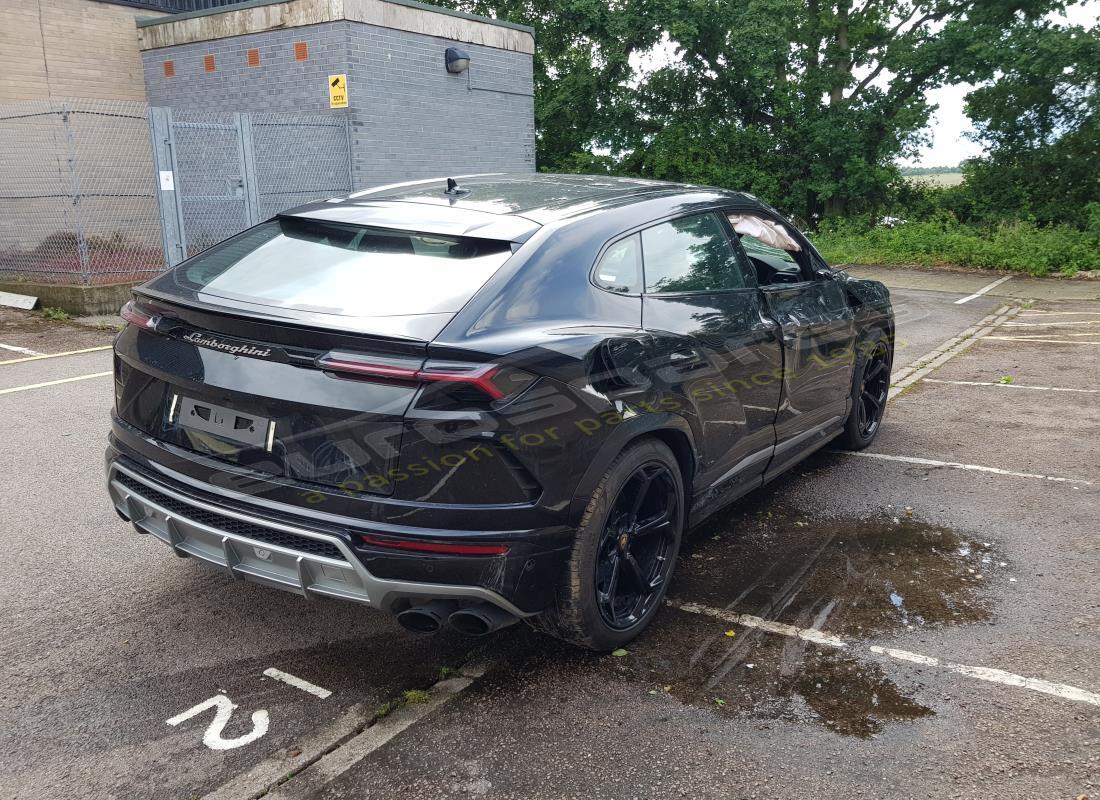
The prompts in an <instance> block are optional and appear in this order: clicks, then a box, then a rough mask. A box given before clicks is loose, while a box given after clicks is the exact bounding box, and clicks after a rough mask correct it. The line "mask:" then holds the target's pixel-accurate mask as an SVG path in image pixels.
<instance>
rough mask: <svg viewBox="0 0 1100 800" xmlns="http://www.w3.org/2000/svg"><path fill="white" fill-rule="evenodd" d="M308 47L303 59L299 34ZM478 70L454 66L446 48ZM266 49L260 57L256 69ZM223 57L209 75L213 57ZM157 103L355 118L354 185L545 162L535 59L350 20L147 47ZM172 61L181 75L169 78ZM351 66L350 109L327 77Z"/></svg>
mask: <svg viewBox="0 0 1100 800" xmlns="http://www.w3.org/2000/svg"><path fill="white" fill-rule="evenodd" d="M302 41H304V42H306V43H307V44H308V46H309V59H308V60H307V61H295V60H294V43H295V42H302ZM449 46H456V47H460V48H462V49H463V50H466V51H467V52H468V53H469V54H470V57H471V67H470V71H469V73H467V74H464V75H450V74H449V73H447V71H446V69H445V67H444V60H443V54H444V51H445V50H446V48H447V47H449ZM253 47H255V48H259V50H260V59H261V63H260V66H258V67H249V66H247V61H246V52H247V50H248V49H250V48H253ZM206 55H213V56H214V59H215V63H216V66H217V69H216V71H215V72H212V73H208V72H205V71H204V69H203V58H204V56H206ZM142 57H143V59H144V65H145V82H146V88H147V94H148V97H149V102H150V104H152V105H158V106H168V107H172V108H177V109H192V110H198V109H201V110H207V111H272V112H274V111H283V112H286V111H297V112H314V111H317V112H323V113H326V114H332V115H345V114H346V115H350V117H351V122H352V134H351V140H352V141H351V146H352V157H353V163H354V177H355V188H357V189H361V188H367V187H369V186H376V185H378V184H381V183H387V182H390V181H399V180H410V179H414V178H422V177H429V176H433V175H445V174H449V173H454V174H458V173H464V172H465V173H469V172H531V171H534V169H535V156H534V149H535V132H534V103H533V98H532V97H531V92H532V86H533V78H532V62H531V56H530V55H527V54H524V53H517V52H512V51H506V50H498V49H495V48H490V47H483V46H479V45H470V44H464V43H454V42H449V41H447V40H445V39H439V38H436V37H432V36H425V35H423V34H414V33H408V32H405V31H398V30H391V29H388V28H382V27H377V26H373V25H366V24H363V23H358V22H349V21H339V22H331V23H322V24H318V25H310V26H305V27H299V28H293V29H289V30H280V31H266V32H263V33H255V34H249V35H246V36H237V37H233V38H228V39H219V40H213V41H208V42H200V43H195V44H186V45H176V46H173V47H166V48H160V49H157V50H149V51H146V52H144V53H143V54H142ZM165 59H171V60H172V61H173V64H174V67H175V76H174V77H171V78H166V77H164V71H163V62H164V60H165ZM334 73H347V75H348V81H349V88H350V91H349V101H350V108H348V109H347V110H331V109H329V108H328V93H327V85H326V80H327V77H328V75H330V74H334Z"/></svg>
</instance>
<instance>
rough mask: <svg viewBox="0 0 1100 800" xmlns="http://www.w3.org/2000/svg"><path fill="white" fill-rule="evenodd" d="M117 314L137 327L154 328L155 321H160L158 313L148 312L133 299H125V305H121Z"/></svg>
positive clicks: (155, 325)
mask: <svg viewBox="0 0 1100 800" xmlns="http://www.w3.org/2000/svg"><path fill="white" fill-rule="evenodd" d="M119 315H120V316H121V317H122V318H123V319H124V320H126V321H127V322H129V323H130V324H131V325H137V326H138V327H139V328H148V329H150V330H153V329H155V328H156V327H157V323H158V322H160V315H159V314H150V313H148V312H147V311H145V310H144V309H142V308H141V306H139V305H137V304H136V303H135V302H134V301H133V300H127V301H126V305H124V306H123V307H122V310H121V311H120V312H119Z"/></svg>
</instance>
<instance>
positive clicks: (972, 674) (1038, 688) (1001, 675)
mask: <svg viewBox="0 0 1100 800" xmlns="http://www.w3.org/2000/svg"><path fill="white" fill-rule="evenodd" d="M869 649H870V651H871V652H872V653H874V654H876V655H880V656H889V657H890V658H896V659H898V660H899V661H909V662H912V663H914V664H923V665H924V666H926V667H942V668H943V669H946V670H948V671H949V672H955V673H958V674H959V675H966V676H967V677H968V678H977V679H978V680H980V681H989V682H990V683H1000V684H1003V685H1004V686H1018V687H1020V688H1021V689H1030V690H1031V691H1033V692H1040V693H1042V694H1051V695H1054V696H1055V697H1063V698H1065V699H1066V700H1074V701H1076V702H1078V703H1089V704H1091V705H1094V706H1100V694H1097V693H1096V692H1089V691H1086V690H1084V689H1078V688H1077V687H1076V686H1070V685H1069V684H1066V683H1051V682H1050V681H1044V680H1043V679H1042V678H1027V677H1024V676H1023V675H1016V674H1015V673H1012V672H1005V671H1004V670H1003V669H993V668H992V667H972V666H970V665H968V664H955V663H953V662H951V661H941V660H940V659H938V658H932V657H931V656H922V655H921V654H920V653H910V652H909V651H908V650H895V649H894V648H892V647H878V646H876V645H872V646H871V647H870V648H869Z"/></svg>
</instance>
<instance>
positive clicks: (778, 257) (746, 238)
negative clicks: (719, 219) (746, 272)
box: [727, 212, 809, 286]
mask: <svg viewBox="0 0 1100 800" xmlns="http://www.w3.org/2000/svg"><path fill="white" fill-rule="evenodd" d="M727 219H729V222H730V225H732V226H733V230H734V232H735V233H736V234H737V237H738V239H739V240H740V242H741V246H742V247H743V248H744V250H745V254H746V255H747V256H748V257H749V261H750V262H751V264H752V269H753V271H754V272H755V273H756V282H757V284H759V285H760V286H772V285H775V284H782V283H800V282H802V281H804V280H806V279H807V278H808V276H809V272H808V271H807V270H806V269H804V268H806V267H808V266H809V259H808V257H807V255H806V253H805V251H804V250H803V249H802V245H801V244H799V242H798V239H797V238H796V237H795V235H794V234H793V233H792V232H791V230H790V229H789V228H788V227H787V226H786V225H785V224H783V223H780V222H777V221H775V220H772V219H768V218H766V217H762V216H756V215H755V214H746V213H737V212H735V213H731V214H729V215H728V216H727Z"/></svg>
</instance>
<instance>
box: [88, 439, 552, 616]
mask: <svg viewBox="0 0 1100 800" xmlns="http://www.w3.org/2000/svg"><path fill="white" fill-rule="evenodd" d="M116 444H117V441H114V442H113V443H112V446H111V447H109V448H108V449H107V453H106V462H107V463H106V472H107V490H108V493H109V495H110V497H111V500H112V502H113V503H114V506H115V509H116V511H117V512H118V513H119V515H120V516H121V517H123V518H124V519H126V520H128V521H130V522H131V523H132V524H133V526H134V528H135V529H136V530H137V531H138V532H139V533H143V534H149V535H152V536H154V537H155V538H157V539H159V540H161V541H162V542H164V543H165V544H166V545H168V546H169V547H171V548H172V550H173V551H174V552H175V553H176V554H177V555H178V556H181V557H191V558H196V559H199V560H200V561H203V562H205V563H207V564H210V565H212V566H214V567H217V568H219V569H221V570H223V571H224V572H226V573H227V574H228V575H230V576H232V577H233V578H235V579H238V580H246V581H250V582H254V583H259V584H262V585H265V586H269V587H272V588H278V589H283V590H286V591H291V592H295V593H297V594H300V595H302V596H303V597H305V598H312V597H317V596H324V597H333V598H338V599H342V600H350V601H354V602H359V603H363V604H366V605H369V606H372V607H375V608H379V609H382V610H385V611H391V612H395V611H400V610H401V609H402V608H403V607H406V606H408V605H409V604H416V603H420V602H424V601H427V600H433V599H454V600H459V601H487V602H489V603H492V604H493V605H495V606H497V607H499V608H501V609H504V610H505V611H507V612H508V613H510V614H513V615H515V616H517V617H526V616H531V615H532V614H534V613H537V612H538V611H540V610H542V608H544V607H545V606H546V605H547V604H548V603H549V600H550V599H551V598H552V596H553V595H552V593H553V587H554V586H555V585H556V582H557V577H558V572H559V570H560V568H561V566H562V565H563V564H564V559H565V557H566V553H567V552H568V548H565V547H555V548H550V549H546V547H545V546H544V544H542V540H543V537H542V536H539V535H538V534H540V533H546V532H529V533H530V534H532V535H535V536H537V537H538V541H539V542H540V544H539V545H537V546H535V545H532V543H531V542H529V541H523V540H520V541H517V542H516V543H515V546H514V547H511V548H510V550H509V553H508V554H507V555H505V556H498V557H491V558H487V557H436V556H426V557H425V556H417V555H405V554H401V555H397V556H395V555H393V554H390V553H378V552H377V551H375V550H372V549H371V548H369V547H367V546H365V545H362V544H361V539H359V538H358V537H357V533H361V532H368V531H370V530H371V529H372V528H373V529H374V531H375V532H379V533H388V531H384V530H379V528H376V527H374V526H371V525H369V523H363V522H361V521H357V520H356V521H352V520H349V521H348V522H354V523H357V527H356V528H354V529H351V528H349V527H345V526H341V525H334V524H331V522H330V521H329V520H327V519H326V520H325V521H324V522H323V523H318V522H317V521H316V520H313V519H310V518H309V517H308V516H305V515H301V516H298V515H292V514H287V513H282V512H274V511H271V510H269V509H266V508H262V507H259V506H256V505H255V504H252V503H249V498H248V496H247V495H243V494H242V495H238V496H236V497H228V496H227V494H228V493H227V492H226V490H225V489H221V488H219V489H218V490H217V492H218V493H217V494H213V493H207V492H204V491H202V490H201V488H197V487H195V486H192V485H189V484H190V482H188V483H183V482H181V481H179V480H176V479H175V478H174V477H173V476H171V474H169V471H168V470H167V469H166V468H164V467H162V466H157V465H152V464H149V465H143V464H141V463H139V461H137V460H135V459H133V458H130V457H128V456H127V455H126V454H124V453H122V452H120V450H119V448H118V447H116V446H115V445H116ZM179 477H183V476H179ZM418 533H419V535H420V536H423V537H424V538H431V539H433V540H440V539H441V538H445V537H441V535H440V534H441V533H442V532H440V531H433V530H420V531H419V532H418ZM549 533H551V534H554V533H555V532H552V531H551V532H549ZM494 538H495V537H494ZM550 538H551V540H554V539H558V538H560V537H558V536H553V535H552V536H551V537H550ZM467 541H468V539H467ZM369 564H378V565H379V566H380V567H381V568H374V569H373V571H372V569H371V568H368V565H369ZM380 572H384V573H385V576H384V577H383V576H381V575H380V574H379V573H380ZM425 575H426V576H430V580H423V579H422V578H421V576H425ZM484 576H490V580H491V581H495V582H496V583H495V585H492V586H486V585H484V583H485V581H484V580H478V578H479V577H484ZM479 584H481V585H479Z"/></svg>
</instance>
